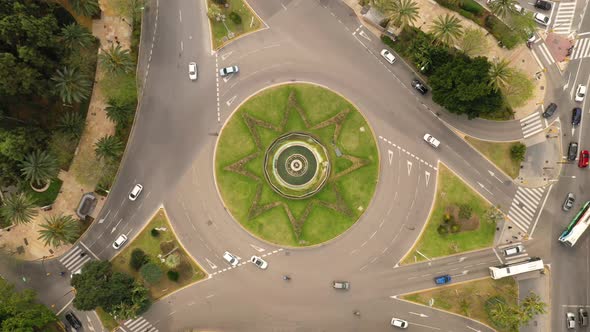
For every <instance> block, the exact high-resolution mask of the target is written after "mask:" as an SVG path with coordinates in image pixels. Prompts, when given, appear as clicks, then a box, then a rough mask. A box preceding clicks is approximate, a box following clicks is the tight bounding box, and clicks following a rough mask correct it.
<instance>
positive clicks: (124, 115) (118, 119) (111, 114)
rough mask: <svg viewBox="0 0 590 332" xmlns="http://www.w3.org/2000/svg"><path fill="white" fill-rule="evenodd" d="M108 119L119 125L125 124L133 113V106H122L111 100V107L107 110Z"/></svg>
mask: <svg viewBox="0 0 590 332" xmlns="http://www.w3.org/2000/svg"><path fill="white" fill-rule="evenodd" d="M105 111H106V112H107V118H109V120H111V121H113V122H114V123H117V124H124V123H125V122H126V121H127V120H128V119H129V117H130V116H131V113H132V112H133V110H132V108H131V105H128V104H122V103H119V102H117V101H115V100H112V99H111V100H109V105H108V106H107V107H106V108H105Z"/></svg>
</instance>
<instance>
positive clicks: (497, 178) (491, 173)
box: [488, 170, 502, 182]
mask: <svg viewBox="0 0 590 332" xmlns="http://www.w3.org/2000/svg"><path fill="white" fill-rule="evenodd" d="M488 173H490V175H491V176H492V177H494V178H496V180H498V181H500V182H502V180H500V178H499V177H497V176H496V174H495V173H494V172H492V171H490V170H488Z"/></svg>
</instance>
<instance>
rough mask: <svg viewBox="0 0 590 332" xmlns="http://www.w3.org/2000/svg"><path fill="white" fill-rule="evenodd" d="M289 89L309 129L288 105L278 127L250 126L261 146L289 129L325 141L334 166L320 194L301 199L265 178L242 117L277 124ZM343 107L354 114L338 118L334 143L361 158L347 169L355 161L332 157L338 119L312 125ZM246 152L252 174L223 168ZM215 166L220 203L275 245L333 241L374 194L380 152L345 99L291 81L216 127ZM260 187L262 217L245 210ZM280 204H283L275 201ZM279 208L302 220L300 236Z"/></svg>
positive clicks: (253, 100) (260, 154)
mask: <svg viewBox="0 0 590 332" xmlns="http://www.w3.org/2000/svg"><path fill="white" fill-rule="evenodd" d="M292 92H293V93H294V96H295V98H296V100H297V105H298V107H300V108H301V110H302V113H303V114H304V117H305V119H307V121H308V122H309V123H308V125H309V128H308V127H307V126H306V123H305V120H304V119H303V118H302V117H301V116H300V114H299V113H298V112H296V111H294V110H291V111H289V113H288V114H289V115H288V118H287V120H286V123H285V128H284V130H283V131H281V132H278V131H275V130H272V129H269V128H263V127H262V126H256V128H255V132H257V133H258V134H259V136H260V141H261V145H262V146H263V147H268V146H269V145H270V144H271V143H272V142H273V141H274V139H276V138H277V137H278V136H280V135H282V134H283V133H285V132H290V131H301V132H306V133H309V134H311V135H312V136H314V137H315V138H316V139H318V140H319V141H320V142H321V143H322V144H323V145H324V147H326V149H327V151H328V155H329V159H330V162H331V164H332V171H331V174H330V179H329V180H328V183H327V184H326V185H325V187H324V188H323V189H322V190H321V191H320V192H319V193H318V194H316V195H315V196H313V197H311V198H307V199H303V200H291V199H286V198H283V197H282V196H280V195H279V194H277V193H275V192H274V191H273V190H272V189H271V187H270V186H269V185H268V184H267V183H266V180H265V178H264V174H263V159H264V150H262V151H259V150H258V148H257V146H256V143H255V139H254V138H253V133H252V130H251V129H250V128H249V127H248V126H247V125H246V123H245V121H244V115H246V114H247V115H249V116H252V117H255V118H256V119H260V120H263V121H265V122H267V123H269V124H270V125H274V126H277V127H278V126H280V124H281V123H282V121H283V118H284V116H285V114H286V110H287V108H288V107H287V106H288V105H289V96H290V94H291V93H292ZM343 111H351V112H349V113H347V114H346V116H345V117H344V120H343V121H342V122H341V128H342V129H341V131H340V134H339V135H338V138H337V139H336V142H335V143H336V146H338V148H339V149H340V150H341V151H342V153H343V154H345V155H348V156H353V157H355V158H359V159H362V160H363V161H364V162H365V163H366V164H365V165H364V166H362V167H360V168H358V169H356V170H352V171H350V169H349V168H350V167H351V166H353V162H352V161H350V160H347V159H344V157H337V156H336V153H335V148H334V147H335V146H334V145H333V144H332V142H333V140H334V132H335V129H336V126H337V125H336V124H335V123H334V124H329V125H326V126H323V127H321V128H315V126H317V125H318V124H320V123H322V122H324V121H326V120H328V119H331V118H332V117H334V116H336V115H337V114H339V113H341V112H343ZM249 155H255V156H254V158H253V159H252V160H250V161H249V162H247V163H246V164H245V166H244V168H245V169H246V170H247V171H248V172H250V174H252V175H253V177H248V176H245V175H243V174H238V173H235V172H231V171H228V170H227V169H226V167H228V166H229V165H232V164H234V163H236V162H237V161H239V160H242V159H243V158H245V157H247V156H249ZM215 168H216V175H217V183H218V186H219V190H220V192H221V195H222V197H223V200H224V203H225V206H226V207H227V208H228V209H229V211H230V212H231V213H232V215H233V216H234V217H235V218H236V219H237V220H238V221H239V222H240V223H241V224H242V225H243V226H244V227H245V228H247V229H248V230H249V231H251V232H253V233H255V234H256V235H257V236H260V237H262V238H264V239H266V240H268V241H270V242H273V243H278V244H285V245H291V246H305V245H312V244H317V243H321V242H324V241H327V240H329V239H332V238H334V237H336V236H338V235H339V234H341V233H342V232H343V231H345V230H346V229H348V228H349V227H350V226H351V225H352V224H354V223H355V222H356V221H357V220H358V218H359V217H360V216H361V215H362V213H363V212H364V211H365V210H366V208H367V206H368V205H369V202H370V200H371V198H372V197H373V194H374V192H375V187H376V182H377V178H378V171H379V157H378V151H377V146H376V144H375V140H374V137H373V134H372V132H371V129H370V127H369V125H368V123H367V122H366V120H365V119H364V118H363V116H362V115H361V114H360V113H359V112H357V111H356V109H355V108H354V107H353V106H352V105H351V104H350V103H348V102H347V101H346V100H345V99H343V98H342V97H340V96H338V95H337V94H335V93H333V92H331V91H329V90H326V89H323V88H320V87H317V86H313V85H307V84H295V85H285V86H279V87H275V88H272V89H268V90H265V91H263V92H261V93H260V94H258V95H256V96H254V97H253V98H251V99H250V100H248V101H247V102H246V103H245V104H243V105H242V106H241V107H240V109H239V110H238V111H237V112H236V113H234V115H233V117H232V118H231V119H230V121H228V123H227V124H226V126H225V127H224V129H223V132H222V133H221V137H220V140H219V144H218V146H217V150H216V160H215ZM347 170H349V171H350V172H349V173H348V174H344V175H341V176H338V177H336V175H337V174H339V173H341V172H346V171H347ZM258 186H261V189H260V197H259V202H258V205H259V206H263V207H265V206H266V207H269V208H266V209H264V211H263V212H262V213H260V214H259V215H256V216H250V212H251V210H252V206H253V202H255V199H256V194H257V188H258ZM339 197H340V199H338V198H339ZM277 202H278V203H280V205H276V204H277ZM273 204H275V205H274V207H273ZM326 204H332V205H336V204H342V205H343V206H345V208H346V210H347V211H346V213H344V212H343V211H337V210H335V209H334V208H332V207H328V206H326ZM283 206H287V207H288V208H289V210H290V211H291V212H292V214H293V217H294V218H295V219H298V220H304V222H303V225H302V227H301V233H300V234H297V233H296V230H295V229H294V227H293V225H292V224H291V221H290V220H289V217H288V213H287V212H286V210H285V208H284V207H283ZM309 206H311V208H309Z"/></svg>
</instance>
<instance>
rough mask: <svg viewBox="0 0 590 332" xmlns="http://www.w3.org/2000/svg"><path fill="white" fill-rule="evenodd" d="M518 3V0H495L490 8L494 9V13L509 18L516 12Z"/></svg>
mask: <svg viewBox="0 0 590 332" xmlns="http://www.w3.org/2000/svg"><path fill="white" fill-rule="evenodd" d="M517 4H518V1H516V0H494V1H492V2H491V3H490V9H491V10H492V14H494V15H496V16H499V17H501V18H507V17H508V16H511V15H512V14H516V9H515V8H514V5H517Z"/></svg>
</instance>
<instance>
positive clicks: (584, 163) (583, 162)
mask: <svg viewBox="0 0 590 332" xmlns="http://www.w3.org/2000/svg"><path fill="white" fill-rule="evenodd" d="M589 157H590V153H589V152H588V150H582V152H580V161H578V167H580V168H586V167H588V158H589Z"/></svg>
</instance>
